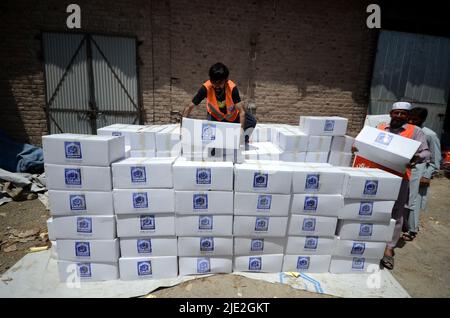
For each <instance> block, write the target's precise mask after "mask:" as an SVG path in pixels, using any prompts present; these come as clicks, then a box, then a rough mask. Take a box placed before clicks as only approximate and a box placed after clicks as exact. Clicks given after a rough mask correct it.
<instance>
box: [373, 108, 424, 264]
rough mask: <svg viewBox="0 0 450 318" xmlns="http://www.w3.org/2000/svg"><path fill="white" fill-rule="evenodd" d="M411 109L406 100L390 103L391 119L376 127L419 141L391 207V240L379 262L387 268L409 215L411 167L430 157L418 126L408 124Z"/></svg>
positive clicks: (392, 258) (392, 259) (391, 262)
mask: <svg viewBox="0 0 450 318" xmlns="http://www.w3.org/2000/svg"><path fill="white" fill-rule="evenodd" d="M410 110H411V104H410V103H408V102H397V103H394V104H393V105H392V110H391V111H390V112H389V115H390V117H391V121H390V123H389V124H380V125H379V126H378V127H377V128H378V129H381V130H385V131H389V132H390V133H393V134H397V135H400V136H403V137H406V138H410V139H413V140H416V141H418V142H420V146H419V149H418V150H417V152H416V153H415V154H414V157H413V158H412V159H411V162H410V163H409V165H408V167H407V168H406V172H405V174H404V176H403V180H402V185H401V187H400V191H399V194H398V198H397V201H395V204H394V208H393V209H392V218H393V219H395V221H396V222H395V229H394V234H393V236H392V241H391V242H388V243H387V245H386V249H385V251H384V257H383V259H382V260H381V264H382V265H383V266H384V267H386V268H387V269H393V268H394V248H395V247H396V245H397V242H398V240H399V239H400V236H401V234H402V228H403V222H404V220H405V219H407V217H408V215H409V208H408V207H406V205H408V196H409V180H410V179H411V167H413V166H414V165H415V164H418V163H423V162H427V161H429V159H430V150H429V149H428V144H427V137H426V136H425V134H424V133H423V131H422V129H420V127H417V126H414V125H411V124H408V115H409V111H410Z"/></svg>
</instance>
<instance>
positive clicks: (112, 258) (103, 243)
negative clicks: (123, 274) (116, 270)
mask: <svg viewBox="0 0 450 318" xmlns="http://www.w3.org/2000/svg"><path fill="white" fill-rule="evenodd" d="M57 249H58V257H59V259H61V260H66V261H76V262H84V261H88V262H98V263H110V262H111V263H113V262H117V261H118V259H119V256H120V250H119V240H118V239H114V240H57Z"/></svg>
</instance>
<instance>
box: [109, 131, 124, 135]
mask: <svg viewBox="0 0 450 318" xmlns="http://www.w3.org/2000/svg"><path fill="white" fill-rule="evenodd" d="M111 136H122V133H121V132H120V131H113V132H112V133H111Z"/></svg>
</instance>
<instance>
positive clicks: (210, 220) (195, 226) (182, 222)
mask: <svg viewBox="0 0 450 318" xmlns="http://www.w3.org/2000/svg"><path fill="white" fill-rule="evenodd" d="M175 222H176V233H177V236H231V235H232V234H233V216H232V215H212V214H209V215H177V216H176V219H175Z"/></svg>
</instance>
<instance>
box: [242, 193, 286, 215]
mask: <svg viewBox="0 0 450 318" xmlns="http://www.w3.org/2000/svg"><path fill="white" fill-rule="evenodd" d="M290 202H291V195H289V194H260V193H245V192H235V193H234V214H235V215H267V216H287V215H288V214H289V205H290Z"/></svg>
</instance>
